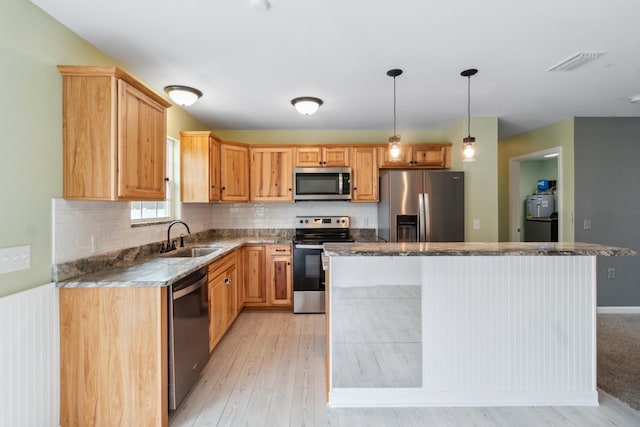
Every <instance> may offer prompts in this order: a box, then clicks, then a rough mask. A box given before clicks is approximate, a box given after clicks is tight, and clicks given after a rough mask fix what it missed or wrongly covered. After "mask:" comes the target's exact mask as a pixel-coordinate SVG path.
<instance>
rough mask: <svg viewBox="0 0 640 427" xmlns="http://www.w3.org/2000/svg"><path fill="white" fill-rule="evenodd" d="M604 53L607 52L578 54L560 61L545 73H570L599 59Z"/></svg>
mask: <svg viewBox="0 0 640 427" xmlns="http://www.w3.org/2000/svg"><path fill="white" fill-rule="evenodd" d="M605 53H607V52H578V53H576V54H573V55H571V56H570V57H568V58H567V59H565V60H563V61H560V62H559V63H557V64H556V65H554V66H553V67H551V68H549V69H547V71H572V70H575V69H576V68H578V67H581V66H583V65H584V64H586V63H587V62H591V61H593V60H594V59H598V58H600V57H601V56H602V55H604V54H605Z"/></svg>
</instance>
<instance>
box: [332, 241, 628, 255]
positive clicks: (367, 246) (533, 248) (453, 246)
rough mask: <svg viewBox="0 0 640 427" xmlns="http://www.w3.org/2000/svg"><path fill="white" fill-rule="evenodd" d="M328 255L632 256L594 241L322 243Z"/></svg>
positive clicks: (622, 249) (625, 250)
mask: <svg viewBox="0 0 640 427" xmlns="http://www.w3.org/2000/svg"><path fill="white" fill-rule="evenodd" d="M324 253H325V254H326V255H328V256H557V255H562V256H585V255H598V256H631V255H636V254H637V252H636V251H635V250H633V249H627V248H619V247H615V246H604V245H598V244H594V243H579V242H575V243H574V242H567V243H554V242H551V243H548V242H490V243H483V242H460V243H325V244H324Z"/></svg>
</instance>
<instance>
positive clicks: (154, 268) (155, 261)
mask: <svg viewBox="0 0 640 427" xmlns="http://www.w3.org/2000/svg"><path fill="white" fill-rule="evenodd" d="M251 243H254V244H272V243H290V241H284V240H282V239H270V238H256V237H240V238H233V239H222V240H213V241H208V242H206V241H199V242H197V243H196V244H193V245H187V246H186V248H189V247H201V246H215V247H219V248H220V250H219V251H216V252H213V253H211V254H208V255H204V256H200V257H194V258H190V257H180V258H177V257H172V256H171V255H172V252H168V253H165V254H161V255H160V254H157V255H155V256H150V257H148V258H146V259H143V260H140V261H137V262H133V263H131V264H130V265H124V266H120V267H114V268H107V269H105V270H103V271H100V272H97V273H92V274H84V275H80V276H77V277H73V278H70V279H66V280H60V281H56V286H57V287H59V288H98V287H143V286H160V287H162V286H169V285H171V284H172V283H173V282H175V281H176V280H179V279H181V278H183V277H185V276H187V275H188V274H190V273H192V272H194V271H196V270H198V269H200V268H202V267H205V266H207V265H209V264H210V263H211V262H213V261H215V260H216V259H219V258H222V257H223V256H225V255H226V254H228V253H230V252H233V251H234V250H235V249H237V248H239V247H241V246H242V245H244V244H251ZM179 249H182V248H179Z"/></svg>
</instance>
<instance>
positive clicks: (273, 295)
mask: <svg viewBox="0 0 640 427" xmlns="http://www.w3.org/2000/svg"><path fill="white" fill-rule="evenodd" d="M268 271H269V276H268V283H267V286H268V291H267V293H268V295H269V304H270V305H272V306H287V307H290V306H292V305H293V266H292V264H291V245H269V268H268Z"/></svg>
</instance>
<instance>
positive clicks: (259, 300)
mask: <svg viewBox="0 0 640 427" xmlns="http://www.w3.org/2000/svg"><path fill="white" fill-rule="evenodd" d="M243 251H244V300H245V304H247V305H254V304H260V305H262V304H265V303H266V302H267V297H266V280H265V278H266V275H265V247H264V246H245V248H244V249H243Z"/></svg>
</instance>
